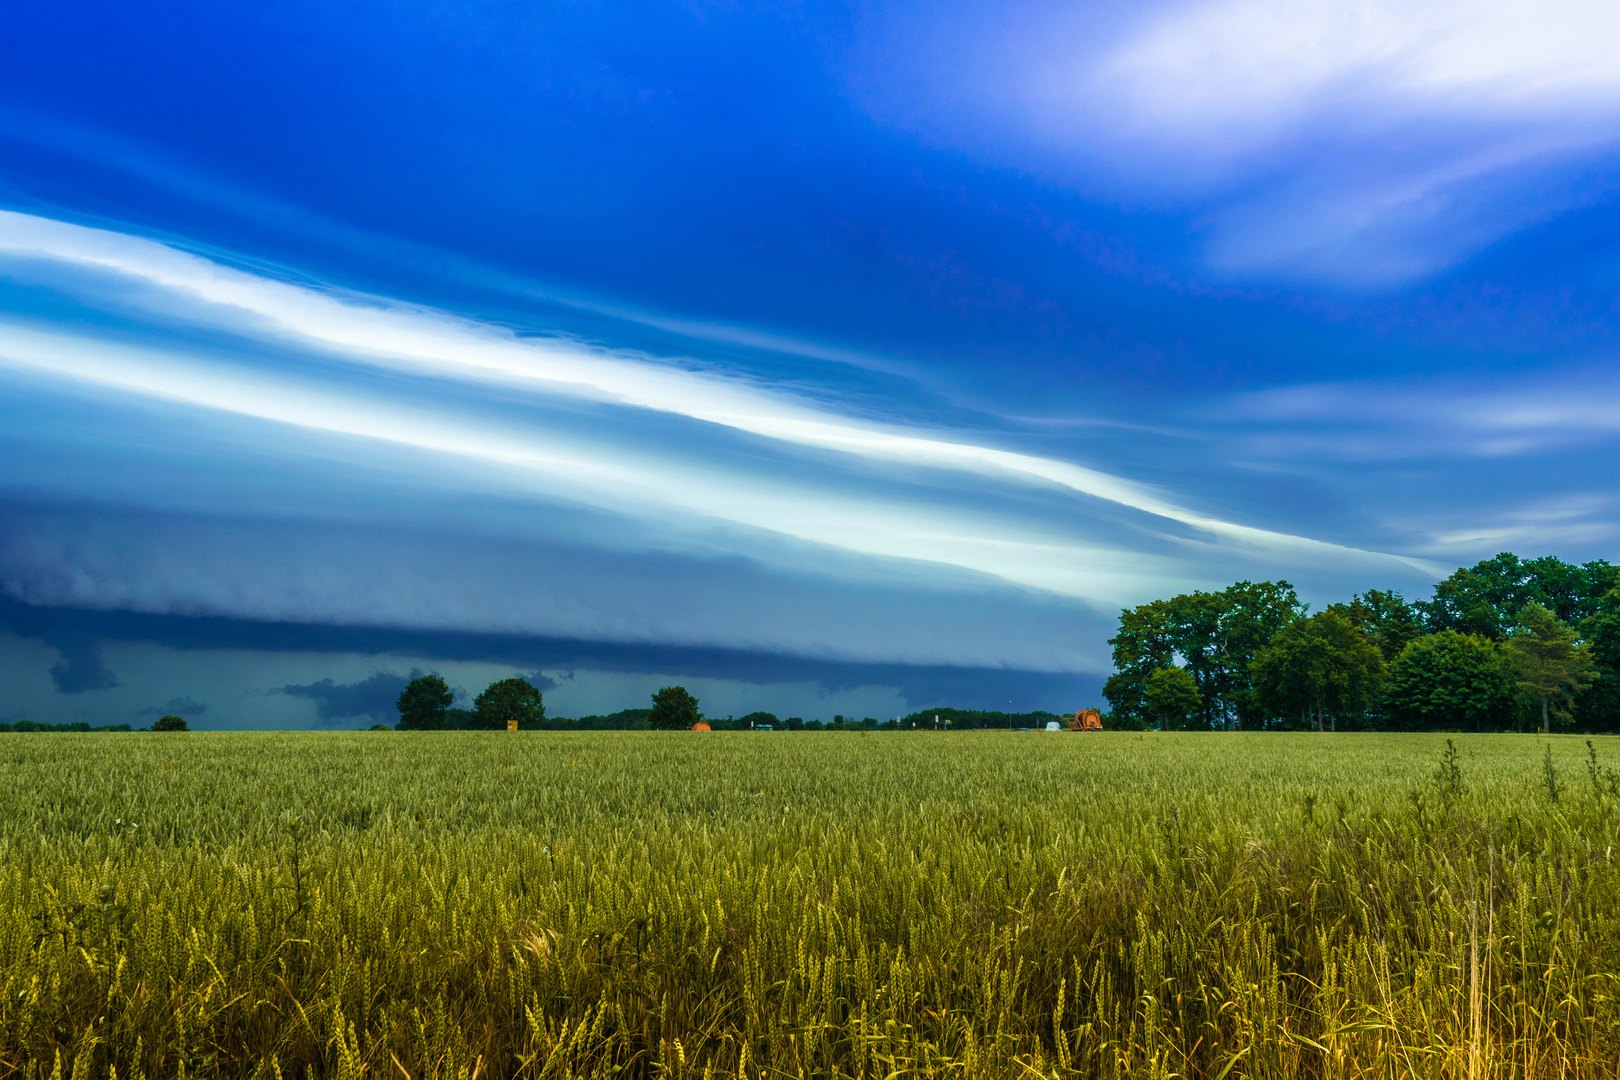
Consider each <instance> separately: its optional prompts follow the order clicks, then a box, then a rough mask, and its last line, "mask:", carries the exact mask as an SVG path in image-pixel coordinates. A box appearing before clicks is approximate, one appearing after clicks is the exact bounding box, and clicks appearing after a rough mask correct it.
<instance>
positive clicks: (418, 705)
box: [394, 675, 456, 731]
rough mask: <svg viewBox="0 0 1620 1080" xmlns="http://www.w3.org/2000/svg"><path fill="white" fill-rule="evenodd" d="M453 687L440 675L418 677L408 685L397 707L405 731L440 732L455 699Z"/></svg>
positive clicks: (395, 704) (400, 723) (401, 727)
mask: <svg viewBox="0 0 1620 1080" xmlns="http://www.w3.org/2000/svg"><path fill="white" fill-rule="evenodd" d="M455 697H456V696H455V695H454V694H452V693H451V692H450V687H449V686H448V685H446V684H445V681H444V680H443V679H441V678H439V676H437V675H418V676H417V677H416V678H414V679H412V680H411V681H410V682H408V683H406V684H405V689H404V690H402V691H400V694H399V699H398V700H397V701H395V702H394V707H395V708H396V709H398V710H399V727H400V730H402V731H438V730H440V729H442V728H443V727H444V712H445V710H446V709H448V708H449V707H450V703H451V702H452V701H454V700H455Z"/></svg>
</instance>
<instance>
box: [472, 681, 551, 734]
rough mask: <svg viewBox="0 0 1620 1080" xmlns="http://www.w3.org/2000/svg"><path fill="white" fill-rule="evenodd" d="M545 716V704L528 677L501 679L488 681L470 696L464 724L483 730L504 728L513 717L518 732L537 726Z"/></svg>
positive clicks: (503, 729) (501, 729)
mask: <svg viewBox="0 0 1620 1080" xmlns="http://www.w3.org/2000/svg"><path fill="white" fill-rule="evenodd" d="M545 715H546V706H545V703H544V702H543V701H542V699H541V697H540V691H539V690H538V689H536V688H535V685H534V684H533V683H532V682H530V681H529V680H528V679H502V680H500V681H499V682H493V683H490V684H489V686H487V687H486V688H485V689H484V692H483V693H482V694H479V695H478V697H476V698H475V699H473V708H472V719H471V720H470V721H469V722H468V725H467V726H468V727H471V728H478V729H482V730H486V731H505V730H506V729H507V726H508V723H509V722H510V721H512V720H516V721H517V726H518V730H520V731H521V730H523V729H524V728H533V727H537V726H539V723H540V720H541V718H542V717H544V716H545Z"/></svg>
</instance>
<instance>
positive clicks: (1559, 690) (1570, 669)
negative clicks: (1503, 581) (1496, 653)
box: [1505, 603, 1595, 733]
mask: <svg viewBox="0 0 1620 1080" xmlns="http://www.w3.org/2000/svg"><path fill="white" fill-rule="evenodd" d="M1577 637H1578V635H1577V634H1576V633H1575V631H1574V630H1573V629H1571V628H1570V627H1568V626H1565V625H1564V624H1563V623H1562V622H1559V621H1558V618H1557V616H1555V615H1554V614H1553V613H1552V612H1551V611H1549V610H1548V609H1547V608H1545V607H1543V606H1541V605H1540V604H1533V603H1532V604H1526V605H1525V607H1524V610H1523V611H1521V612H1520V613H1519V618H1518V626H1517V632H1516V633H1514V635H1513V636H1512V637H1510V638H1508V639H1507V644H1506V646H1505V647H1506V650H1507V654H1508V658H1509V659H1510V660H1511V662H1512V665H1513V669H1514V672H1515V674H1517V675H1518V678H1519V687H1520V688H1521V689H1523V690H1524V691H1526V692H1527V693H1529V694H1530V695H1531V697H1532V698H1533V699H1535V700H1536V701H1537V702H1539V704H1540V706H1541V730H1542V732H1543V733H1547V732H1550V731H1551V730H1552V721H1553V719H1554V718H1555V717H1556V718H1557V719H1559V720H1561V721H1567V720H1568V719H1569V711H1568V706H1569V705H1570V704H1571V703H1572V702H1573V701H1574V700H1575V694H1576V693H1577V692H1579V691H1581V690H1584V689H1586V687H1587V686H1589V685H1591V683H1592V680H1593V677H1594V675H1595V672H1594V671H1593V663H1592V649H1591V646H1589V645H1587V644H1585V643H1584V642H1578V641H1577V640H1576V638H1577Z"/></svg>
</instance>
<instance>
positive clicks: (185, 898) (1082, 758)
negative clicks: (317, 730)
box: [0, 732, 1620, 1080]
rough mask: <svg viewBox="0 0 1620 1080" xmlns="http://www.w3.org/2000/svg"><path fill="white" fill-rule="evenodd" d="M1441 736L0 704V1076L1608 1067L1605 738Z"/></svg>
mask: <svg viewBox="0 0 1620 1080" xmlns="http://www.w3.org/2000/svg"><path fill="white" fill-rule="evenodd" d="M1447 738H1448V737H1447V736H1443V735H1442V736H1431V735H1371V734H1356V735H1346V734H1341V735H1320V734H1318V735H1310V734H1299V735H1280V734H1255V735H1239V734H1126V733H1104V734H1100V735H1071V734H1061V735H1048V734H1044V733H1034V734H1018V735H1014V734H1009V733H1005V732H995V733H952V734H937V733H933V732H928V733H921V732H918V733H887V734H882V733H880V734H872V735H865V734H821V733H813V734H811V733H794V734H786V733H780V732H778V733H773V734H769V735H765V734H747V733H735V734H722V733H714V734H707V735H702V734H694V733H686V732H681V733H638V732H625V733H550V732H521V733H515V734H507V733H495V732H492V733H474V732H447V733H396V732H377V733H349V734H196V733H192V734H174V735H159V734H108V735H96V734H93V735H7V736H0V803H3V805H0V1080H7V1078H10V1077H27V1078H30V1080H32V1078H39V1080H46V1078H54V1080H65V1078H68V1077H74V1078H84V1077H91V1076H94V1077H112V1076H114V1075H116V1076H117V1077H119V1078H120V1080H134V1078H141V1077H148V1078H154V1080H155V1078H159V1077H162V1078H169V1077H179V1076H186V1077H209V1076H231V1077H249V1076H251V1077H286V1078H288V1080H294V1078H303V1077H307V1076H317V1077H327V1076H330V1077H343V1078H353V1077H361V1076H367V1077H378V1078H382V1077H398V1078H401V1080H403V1078H406V1077H410V1078H415V1077H446V1078H463V1080H471V1078H474V1077H477V1078H484V1077H509V1076H525V1077H565V1076H581V1077H583V1076H668V1077H692V1078H694V1080H696V1078H701V1077H711V1076H728V1077H729V1076H739V1075H740V1076H748V1077H779V1076H791V1077H799V1076H822V1077H835V1076H836V1077H874V1078H880V1080H881V1078H886V1077H891V1076H921V1075H955V1076H963V1077H1009V1078H1010V1077H1035V1076H1047V1077H1055V1076H1099V1077H1171V1076H1179V1077H1189V1078H1192V1077H1198V1078H1209V1080H1221V1078H1237V1077H1249V1076H1255V1077H1341V1076H1342V1077H1352V1076H1378V1077H1391V1078H1396V1077H1442V1076H1443V1077H1459V1078H1461V1077H1468V1078H1477V1077H1510V1076H1511V1077H1598V1076H1604V1077H1608V1076H1613V1075H1614V1074H1615V1071H1616V1067H1617V1063H1620V986H1617V980H1620V975H1617V973H1620V868H1617V867H1616V865H1615V862H1614V855H1615V850H1614V849H1615V847H1616V846H1617V845H1620V837H1617V835H1616V829H1617V826H1620V813H1617V806H1620V783H1617V782H1616V775H1617V772H1620V740H1616V739H1604V738H1599V739H1594V740H1593V743H1592V746H1591V748H1590V749H1589V747H1588V744H1587V742H1586V741H1585V740H1584V739H1581V738H1574V737H1553V738H1551V739H1547V738H1542V737H1531V736H1466V735H1456V736H1450V737H1449V738H1450V739H1452V740H1453V744H1452V745H1450V746H1449V747H1448V742H1447ZM1611 765H1613V766H1616V768H1617V772H1610V771H1609V766H1611Z"/></svg>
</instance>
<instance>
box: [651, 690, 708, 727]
mask: <svg viewBox="0 0 1620 1080" xmlns="http://www.w3.org/2000/svg"><path fill="white" fill-rule="evenodd" d="M647 719H648V720H650V721H651V722H652V726H653V727H654V728H657V729H658V730H660V731H685V730H688V729H690V728H691V727H692V725H693V724H696V723H697V722H698V721H699V720H702V719H703V714H702V713H700V712H698V699H697V698H695V697H693V696H692V695H691V694H689V693H687V692H686V687H684V686H666V687H664V688H663V689H661V690H659V691H658V693H656V694H654V695H653V696H652V712H651V713H650V714H649V715H648V717H647Z"/></svg>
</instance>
